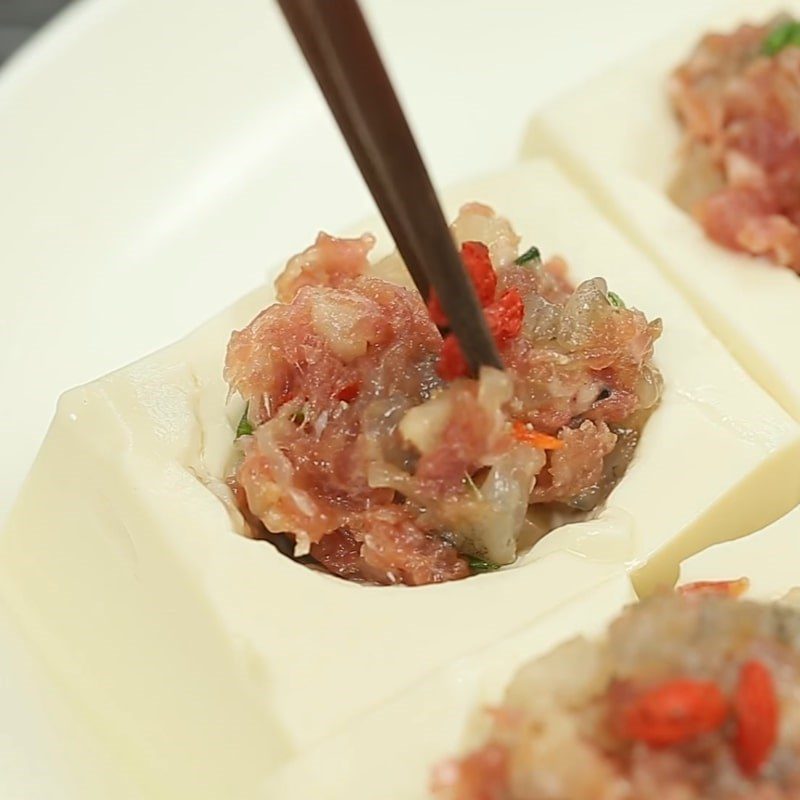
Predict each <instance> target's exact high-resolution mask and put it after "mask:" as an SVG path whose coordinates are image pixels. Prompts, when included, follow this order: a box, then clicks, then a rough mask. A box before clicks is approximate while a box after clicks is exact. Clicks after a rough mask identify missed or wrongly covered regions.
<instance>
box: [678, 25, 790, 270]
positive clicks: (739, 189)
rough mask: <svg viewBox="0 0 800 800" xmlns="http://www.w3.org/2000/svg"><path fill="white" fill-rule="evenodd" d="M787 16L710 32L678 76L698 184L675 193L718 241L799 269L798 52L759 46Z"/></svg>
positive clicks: (687, 168)
mask: <svg viewBox="0 0 800 800" xmlns="http://www.w3.org/2000/svg"><path fill="white" fill-rule="evenodd" d="M783 22H784V20H783V19H781V20H775V21H773V22H771V23H769V24H768V25H763V26H753V25H743V26H741V27H740V28H739V29H737V30H736V31H734V32H733V33H731V34H728V35H722V34H710V35H708V36H706V37H704V38H703V39H702V40H701V41H700V43H699V44H698V45H697V47H696V48H695V50H694V52H693V53H692V54H691V56H690V57H689V59H688V61H687V62H686V63H684V64H682V65H681V66H680V67H679V68H678V69H677V70H676V71H675V72H674V74H673V76H672V80H671V84H670V89H671V98H672V102H673V105H674V107H675V109H676V111H677V113H678V115H679V117H680V119H681V121H682V122H683V125H684V128H685V131H686V146H685V150H686V154H687V159H686V162H685V165H684V172H683V174H682V175H681V176H679V179H678V182H677V183H678V184H679V185H681V186H683V187H684V188H685V187H687V186H692V189H691V191H680V190H678V191H676V192H674V194H675V195H676V199H678V201H679V202H683V203H686V204H687V205H688V206H690V207H688V208H687V210H690V211H692V212H693V213H694V214H695V215H696V216H697V218H698V220H699V221H700V223H701V224H702V225H703V227H704V228H705V230H706V232H707V234H708V235H709V237H710V238H712V239H713V240H714V241H716V242H718V243H719V244H721V245H723V246H725V247H728V248H731V249H733V250H739V251H743V252H747V253H751V254H753V255H759V256H766V257H767V258H769V259H771V260H772V261H774V262H776V263H777V264H781V265H783V266H787V267H790V268H791V269H794V270H796V271H800V227H798V226H799V225H800V48H798V47H795V46H789V47H785V48H783V49H782V50H780V51H779V52H778V53H777V54H775V55H773V56H768V55H765V54H763V53H762V50H761V47H762V43H763V42H764V40H765V39H766V37H767V36H768V35H769V33H770V32H771V31H772V30H774V28H775V27H776V26H777V25H779V24H782V23H783ZM698 181H699V184H698ZM703 184H705V187H706V188H705V191H703ZM681 197H682V198H683V200H681V199H680V198H681Z"/></svg>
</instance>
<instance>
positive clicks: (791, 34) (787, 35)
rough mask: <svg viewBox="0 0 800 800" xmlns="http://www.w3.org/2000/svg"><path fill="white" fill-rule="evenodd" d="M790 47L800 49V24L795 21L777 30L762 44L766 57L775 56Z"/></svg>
mask: <svg viewBox="0 0 800 800" xmlns="http://www.w3.org/2000/svg"><path fill="white" fill-rule="evenodd" d="M790 46H791V47H800V22H795V21H794V20H791V21H790V22H786V23H784V24H783V25H779V26H778V27H777V28H775V30H774V31H772V33H770V34H769V36H767V38H766V39H764V41H763V42H762V43H761V52H762V54H763V55H765V56H775V55H777V54H778V53H780V51H781V50H783V48H784V47H790Z"/></svg>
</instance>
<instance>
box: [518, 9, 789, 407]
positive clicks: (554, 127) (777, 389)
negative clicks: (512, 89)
mask: <svg viewBox="0 0 800 800" xmlns="http://www.w3.org/2000/svg"><path fill="white" fill-rule="evenodd" d="M797 20H800V4H798V3H796V2H786V3H783V4H778V3H766V2H758V0H749V2H736V3H731V4H728V5H726V6H723V7H722V9H721V10H719V11H718V12H717V13H716V14H715V15H714V16H713V17H711V18H708V19H706V20H705V21H703V20H701V21H699V22H697V23H696V24H694V25H692V26H690V27H688V28H686V29H684V30H683V31H682V32H680V33H678V34H676V35H674V36H672V37H670V38H668V39H667V40H666V41H663V42H662V43H661V44H658V45H656V46H653V47H650V48H648V49H647V51H646V53H643V54H642V55H641V56H640V57H639V58H635V59H633V60H630V61H628V62H626V63H623V64H620V65H619V66H618V67H616V68H614V69H612V70H611V71H610V72H608V73H606V74H604V75H601V76H599V77H597V78H594V79H592V80H591V81H590V82H589V83H587V84H586V85H584V86H582V87H580V88H579V89H577V90H575V91H573V92H570V93H569V94H567V95H566V96H564V97H563V98H561V99H559V100H557V101H555V102H554V103H552V104H551V105H549V106H548V107H546V108H544V109H543V110H542V111H541V112H540V113H538V114H537V115H536V117H535V119H534V121H533V123H532V125H531V127H530V129H529V133H528V136H527V140H526V143H525V146H524V151H525V153H526V154H527V155H539V154H542V153H547V154H549V155H553V156H555V157H556V158H557V159H558V160H559V161H560V162H561V163H562V165H563V166H564V167H565V168H566V169H567V170H568V171H569V172H570V173H571V174H573V175H574V176H576V177H577V178H579V180H580V181H581V182H583V183H584V185H585V186H586V187H587V188H588V189H589V190H590V191H591V192H592V194H593V195H594V196H595V199H596V200H598V202H599V203H600V204H601V205H602V207H603V209H604V210H605V211H606V213H607V214H608V215H609V216H610V217H611V218H612V219H613V221H614V222H615V223H616V224H618V225H619V226H620V227H621V228H622V229H623V230H624V231H625V232H626V233H627V234H628V235H629V236H630V237H631V238H632V239H633V240H634V241H635V242H637V243H638V244H639V245H640V246H641V247H643V248H644V249H645V250H646V251H647V252H648V253H649V254H650V255H651V256H652V257H653V259H654V261H655V262H656V263H657V264H658V265H659V266H660V267H661V268H662V269H663V270H664V271H665V274H666V275H668V276H669V277H670V278H671V279H672V280H674V281H675V282H676V283H677V285H678V286H679V287H680V288H681V290H682V291H684V292H685V294H686V296H687V297H688V298H689V299H690V300H691V302H692V303H693V304H694V305H695V307H696V308H697V310H698V312H699V313H700V314H701V315H702V316H703V317H704V319H705V320H706V322H707V323H708V324H709V326H710V327H711V328H712V330H713V331H714V332H715V333H716V334H717V335H718V336H719V337H720V338H721V339H722V341H723V342H724V343H725V344H726V345H727V346H728V347H729V348H730V350H731V351H732V352H733V353H734V354H735V355H736V357H737V358H738V359H739V360H740V361H741V363H742V364H743V365H744V366H745V368H746V369H747V370H748V371H749V372H750V374H751V375H752V376H753V377H754V378H756V379H757V380H758V381H759V382H760V383H761V384H762V385H763V386H764V387H765V388H766V389H767V390H768V391H769V392H771V393H772V394H773V396H774V397H776V398H777V399H778V400H779V402H780V403H781V404H782V405H783V406H784V408H786V409H787V410H788V411H789V412H790V413H791V414H793V415H794V416H795V417H800V372H798V370H796V369H794V368H793V364H794V361H795V359H794V344H793V343H794V342H795V341H796V340H797V337H798V335H800V316H798V314H797V309H798V307H800V277H798V272H800V227H799V226H800V205H798V202H799V201H798V192H797V187H798V186H799V185H800V69H798V64H800V24H798V21H797ZM587 131H591V134H590V135H587V133H586V132H587Z"/></svg>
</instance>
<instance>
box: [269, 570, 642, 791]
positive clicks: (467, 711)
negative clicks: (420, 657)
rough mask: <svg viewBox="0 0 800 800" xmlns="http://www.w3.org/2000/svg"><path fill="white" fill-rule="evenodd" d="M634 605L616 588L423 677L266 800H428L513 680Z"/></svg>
mask: <svg viewBox="0 0 800 800" xmlns="http://www.w3.org/2000/svg"><path fill="white" fill-rule="evenodd" d="M633 599H634V595H633V592H632V590H631V587H630V585H629V584H628V583H627V582H626V581H625V580H624V579H621V578H612V579H611V580H609V581H606V582H605V583H603V584H601V585H600V586H598V587H596V588H595V589H593V590H592V591H590V592H587V593H586V594H584V595H582V596H581V597H578V598H575V599H574V600H571V601H570V602H569V603H566V604H565V605H563V606H562V607H560V608H558V609H556V610H554V611H552V612H551V613H549V614H547V615H545V616H543V617H542V618H541V619H539V620H538V621H537V622H536V623H535V624H533V625H531V626H529V627H528V628H527V629H526V630H524V631H521V632H520V633H519V634H516V635H514V636H511V637H509V638H507V639H505V640H503V641H500V642H496V643H495V644H493V645H491V646H489V647H487V648H484V649H482V650H479V651H476V652H473V653H470V654H469V655H467V656H465V657H464V658H462V659H460V660H458V661H456V662H454V663H452V664H449V665H448V666H447V667H444V668H442V669H439V670H436V671H435V672H433V673H430V674H429V675H426V676H425V677H424V678H423V679H422V680H420V681H419V682H418V683H417V684H416V685H415V686H413V687H411V688H410V689H408V690H407V691H405V692H402V693H401V694H399V695H397V696H396V697H394V698H392V699H391V700H390V701H389V702H387V703H385V704H384V705H382V706H381V707H380V708H377V709H375V710H373V711H371V712H370V713H368V714H365V715H364V716H363V717H361V718H359V719H358V720H356V721H355V722H353V723H351V724H350V725H348V726H346V727H345V728H344V729H343V730H342V731H340V732H338V733H337V734H335V735H334V736H331V737H330V738H329V739H327V740H325V741H323V742H321V743H319V744H318V745H317V746H315V747H313V748H311V749H310V750H309V751H308V752H306V753H303V754H302V755H301V756H300V757H299V758H297V759H294V760H293V761H291V762H289V764H287V765H286V766H285V767H283V768H281V769H280V770H278V771H277V772H276V773H275V774H274V775H273V776H272V777H271V778H270V779H269V780H268V781H267V782H266V784H265V785H264V787H263V788H262V791H261V792H260V793H259V798H263V799H264V800H267V798H269V800H307V798H314V800H354V799H355V798H359V799H360V798H372V797H376V798H377V797H381V798H383V797H386V798H391V799H392V800H427V798H429V797H430V794H429V793H428V785H429V779H430V774H431V768H432V767H433V766H434V765H435V764H437V763H438V762H440V761H442V760H444V759H446V758H448V757H451V756H454V755H457V754H459V753H460V752H462V751H463V750H464V749H465V747H469V744H470V743H471V742H472V741H473V739H474V736H475V733H476V732H477V731H479V730H480V722H481V720H480V716H481V711H482V710H483V709H484V708H485V707H486V706H491V705H496V704H497V703H498V702H500V701H501V700H502V697H503V693H504V691H505V689H506V687H507V686H508V684H509V682H510V680H511V678H512V677H513V676H514V674H515V672H516V671H517V670H518V669H519V668H520V667H521V666H522V665H523V664H525V663H526V662H528V661H530V660H532V659H534V658H536V657H538V656H541V655H544V654H545V653H546V652H548V651H549V650H551V649H553V648H554V647H556V646H557V645H559V644H561V643H562V642H565V641H568V640H569V639H572V638H574V637H576V636H589V637H595V636H598V635H600V634H601V633H602V631H603V629H604V628H605V627H606V625H607V624H608V623H609V622H610V621H611V620H612V619H614V617H616V616H617V615H618V614H619V613H620V612H621V611H622V609H623V608H624V607H625V606H626V605H627V604H628V603H630V602H632V601H633Z"/></svg>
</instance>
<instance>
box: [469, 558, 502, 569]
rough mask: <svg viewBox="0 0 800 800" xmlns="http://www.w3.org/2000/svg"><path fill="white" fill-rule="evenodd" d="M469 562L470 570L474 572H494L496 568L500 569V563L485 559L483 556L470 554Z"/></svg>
mask: <svg viewBox="0 0 800 800" xmlns="http://www.w3.org/2000/svg"><path fill="white" fill-rule="evenodd" d="M467 562H468V563H469V571H470V572H473V573H477V572H494V571H495V570H496V569H500V565H499V564H492V562H491V561H484V560H483V559H482V558H475V557H474V556H469V557H468V558H467Z"/></svg>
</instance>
